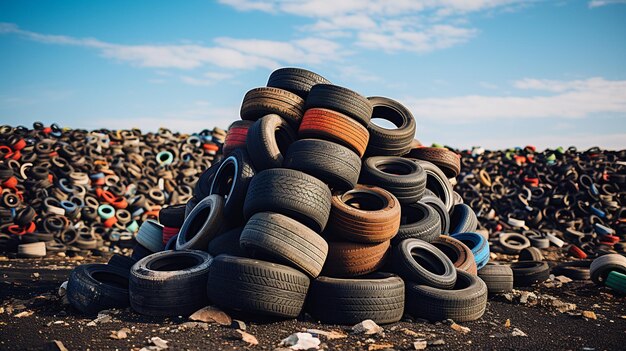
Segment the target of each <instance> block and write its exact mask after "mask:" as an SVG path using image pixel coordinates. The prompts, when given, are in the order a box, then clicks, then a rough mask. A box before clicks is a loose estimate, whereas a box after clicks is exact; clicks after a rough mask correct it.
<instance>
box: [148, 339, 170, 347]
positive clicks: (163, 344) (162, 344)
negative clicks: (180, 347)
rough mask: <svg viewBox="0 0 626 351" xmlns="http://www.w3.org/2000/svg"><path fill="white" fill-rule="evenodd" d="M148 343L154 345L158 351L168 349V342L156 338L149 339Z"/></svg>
mask: <svg viewBox="0 0 626 351" xmlns="http://www.w3.org/2000/svg"><path fill="white" fill-rule="evenodd" d="M150 342H151V343H152V344H154V346H156V347H158V349H159V350H164V349H167V348H168V346H167V343H168V342H169V341H166V340H163V339H161V338H159V337H158V336H154V337H151V338H150Z"/></svg>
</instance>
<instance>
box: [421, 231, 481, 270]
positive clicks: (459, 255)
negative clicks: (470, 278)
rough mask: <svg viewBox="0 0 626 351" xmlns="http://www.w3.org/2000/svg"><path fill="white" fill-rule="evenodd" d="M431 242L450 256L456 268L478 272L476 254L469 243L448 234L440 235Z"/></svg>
mask: <svg viewBox="0 0 626 351" xmlns="http://www.w3.org/2000/svg"><path fill="white" fill-rule="evenodd" d="M431 244H433V246H435V247H436V248H438V249H439V250H441V252H443V253H444V255H446V256H448V258H449V259H450V261H452V264H453V265H454V267H456V269H458V270H460V271H464V272H467V273H469V274H474V275H476V274H478V268H477V267H476V260H475V259H474V254H473V253H472V250H470V248H469V247H467V245H465V244H463V243H462V242H460V241H459V240H457V239H455V238H453V237H451V236H448V235H441V236H439V237H438V238H437V239H435V240H434V241H432V242H431Z"/></svg>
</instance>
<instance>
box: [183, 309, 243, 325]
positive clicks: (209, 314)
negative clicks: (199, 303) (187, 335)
mask: <svg viewBox="0 0 626 351" xmlns="http://www.w3.org/2000/svg"><path fill="white" fill-rule="evenodd" d="M189 319H191V320H192V321H200V322H206V323H213V322H217V323H218V324H220V325H230V324H231V323H232V322H233V321H232V320H231V319H230V316H229V315H227V314H226V313H224V312H223V311H222V310H220V309H219V308H217V307H213V306H207V307H204V308H201V309H199V310H197V311H196V312H194V313H193V314H192V315H191V316H189Z"/></svg>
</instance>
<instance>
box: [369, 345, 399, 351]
mask: <svg viewBox="0 0 626 351" xmlns="http://www.w3.org/2000/svg"><path fill="white" fill-rule="evenodd" d="M391 348H393V344H371V345H370V346H368V347H367V351H375V350H388V349H391Z"/></svg>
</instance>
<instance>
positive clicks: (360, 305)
mask: <svg viewBox="0 0 626 351" xmlns="http://www.w3.org/2000/svg"><path fill="white" fill-rule="evenodd" d="M306 309H307V311H308V312H309V313H310V314H311V315H312V316H313V318H315V319H316V320H318V321H320V322H322V323H330V324H344V325H353V324H356V323H359V322H361V321H363V320H366V319H371V320H373V321H374V322H376V323H378V324H385V323H394V322H397V321H399V320H400V319H401V318H402V313H403V311H404V281H403V280H402V279H401V278H400V277H398V276H397V275H394V274H390V273H372V274H369V275H366V276H363V277H359V278H358V279H341V278H330V277H318V278H317V279H315V280H313V281H312V282H311V290H310V292H309V296H308V300H307V308H306Z"/></svg>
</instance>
